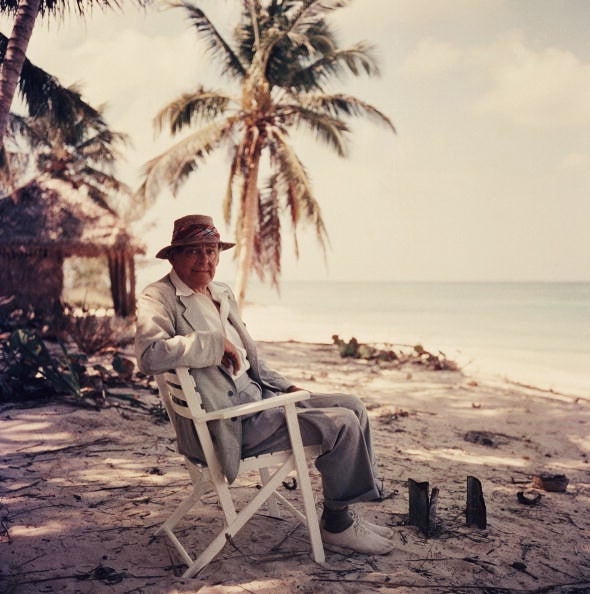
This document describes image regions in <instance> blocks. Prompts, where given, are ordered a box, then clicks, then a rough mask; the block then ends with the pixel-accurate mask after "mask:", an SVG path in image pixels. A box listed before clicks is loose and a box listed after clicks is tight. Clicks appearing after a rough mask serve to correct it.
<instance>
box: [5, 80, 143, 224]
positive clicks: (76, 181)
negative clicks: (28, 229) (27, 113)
mask: <svg viewBox="0 0 590 594" xmlns="http://www.w3.org/2000/svg"><path fill="white" fill-rule="evenodd" d="M69 91H70V93H71V94H72V95H74V96H79V93H78V91H77V90H76V89H75V88H71V89H69ZM67 107H70V106H67ZM67 107H66V109H67ZM66 109H64V111H65V110H66ZM127 142H128V137H127V136H126V135H125V134H122V133H119V132H113V131H112V130H111V129H110V128H109V127H108V124H107V123H106V121H105V119H104V117H103V114H102V110H101V109H93V108H91V107H90V106H88V105H87V104H85V103H83V102H82V103H81V105H80V106H79V107H78V109H76V110H75V111H74V112H73V113H69V114H68V122H67V123H64V122H62V123H61V124H58V123H57V122H56V119H55V116H54V114H53V113H51V112H50V113H47V114H45V115H43V116H36V117H23V116H18V115H16V114H10V116H9V120H8V128H7V148H9V149H12V150H7V156H8V159H9V161H13V162H14V163H15V164H16V167H13V169H14V170H20V171H21V172H22V173H21V183H20V185H23V184H27V183H29V181H31V179H34V180H36V181H37V182H38V183H40V184H42V183H43V180H46V179H59V180H62V181H65V182H67V183H68V184H69V185H71V186H72V187H73V188H74V189H78V188H81V187H84V188H85V189H86V192H87V195H88V197H89V198H90V199H91V200H93V201H94V202H96V203H97V204H98V205H99V206H101V207H102V208H105V209H107V210H108V211H110V212H111V213H112V214H117V212H119V211H120V210H124V209H125V208H127V210H128V211H129V210H130V208H129V205H122V204H120V203H117V200H118V199H120V198H121V197H122V196H127V197H128V198H130V197H131V196H132V192H131V189H130V188H129V187H128V186H127V185H126V184H125V183H123V182H122V181H120V180H119V179H117V177H115V175H114V168H115V163H116V161H117V159H118V158H120V156H121V155H120V152H119V150H118V147H119V146H121V147H122V146H124V145H125V144H126V143H127Z"/></svg>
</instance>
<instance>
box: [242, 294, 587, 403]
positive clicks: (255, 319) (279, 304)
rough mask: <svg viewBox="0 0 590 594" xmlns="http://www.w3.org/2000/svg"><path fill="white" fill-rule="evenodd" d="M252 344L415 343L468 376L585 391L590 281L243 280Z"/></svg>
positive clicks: (569, 392)
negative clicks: (274, 285) (272, 283)
mask: <svg viewBox="0 0 590 594" xmlns="http://www.w3.org/2000/svg"><path fill="white" fill-rule="evenodd" d="M248 301H249V303H248V305H247V306H246V307H245V310H244V318H245V320H246V322H247V323H248V326H249V328H250V331H251V333H252V334H253V336H254V338H255V339H257V340H298V341H304V342H326V343H330V342H331V337H332V335H333V334H338V335H339V336H340V337H341V338H344V339H349V338H350V337H352V336H355V337H356V338H357V339H358V340H359V341H360V342H379V343H383V342H386V343H392V344H394V345H414V344H416V343H421V344H422V345H423V346H424V347H425V348H426V349H428V350H430V351H432V352H437V351H439V350H440V351H443V352H444V353H445V354H446V355H447V356H448V357H450V358H452V359H455V360H457V361H458V362H459V363H461V365H462V366H464V368H465V370H466V371H467V372H472V373H476V374H485V375H493V376H496V377H498V378H507V379H509V380H512V381H516V382H521V383H526V384H532V385H535V386H538V387H540V388H544V389H553V390H556V391H559V392H564V393H567V394H576V395H580V396H585V397H590V283H431V282H411V283H410V282H387V283H381V282H373V283H350V282H283V283H282V285H281V293H280V295H278V294H277V293H276V291H274V290H272V289H270V288H269V287H266V286H261V285H258V284H254V283H253V284H252V286H251V287H250V289H249V292H248Z"/></svg>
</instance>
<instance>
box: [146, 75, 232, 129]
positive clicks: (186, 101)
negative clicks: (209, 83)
mask: <svg viewBox="0 0 590 594" xmlns="http://www.w3.org/2000/svg"><path fill="white" fill-rule="evenodd" d="M231 100H232V99H231V97H229V95H224V94H222V93H219V92H217V91H208V90H205V89H204V88H203V87H199V88H198V89H197V90H196V91H195V92H194V93H185V94H183V95H181V96H180V97H179V98H178V99H175V100H174V101H172V102H171V103H169V104H168V105H166V106H165V107H164V108H162V109H161V110H160V111H159V112H158V113H157V114H156V117H155V118H154V125H155V127H156V129H157V130H158V131H161V130H163V129H164V128H165V127H167V126H169V127H170V132H171V133H172V134H176V133H177V132H179V131H180V130H182V129H183V128H184V127H185V126H191V125H193V124H196V123H198V122H199V120H207V121H210V120H213V119H215V118H216V117H217V116H219V115H221V114H223V113H224V112H225V111H226V109H227V106H228V105H229V104H230V102H231Z"/></svg>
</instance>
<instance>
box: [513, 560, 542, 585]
mask: <svg viewBox="0 0 590 594" xmlns="http://www.w3.org/2000/svg"><path fill="white" fill-rule="evenodd" d="M510 567H513V568H514V569H516V570H517V571H521V572H522V573H526V575H528V576H530V577H532V578H533V579H534V580H538V579H539V578H538V577H537V576H536V575H533V574H532V573H531V572H530V571H528V570H527V567H526V565H525V564H524V563H522V562H521V561H515V562H514V563H511V564H510Z"/></svg>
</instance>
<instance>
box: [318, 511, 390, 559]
mask: <svg viewBox="0 0 590 594" xmlns="http://www.w3.org/2000/svg"><path fill="white" fill-rule="evenodd" d="M321 532H322V540H323V541H324V544H327V545H331V546H333V547H337V548H342V549H349V550H352V551H355V552H357V553H365V554H367V555H386V554H387V553H390V552H391V551H392V550H393V543H392V542H391V541H390V540H387V539H386V538H383V537H382V536H380V535H379V534H377V533H376V532H373V531H372V530H369V528H367V526H366V525H365V524H364V523H363V522H362V521H361V519H360V518H359V517H358V516H357V517H356V518H354V522H353V523H352V525H351V526H349V527H348V528H347V529H346V530H344V531H342V532H328V531H327V530H326V529H325V528H322V529H321Z"/></svg>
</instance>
